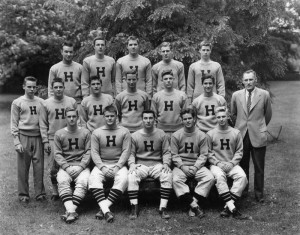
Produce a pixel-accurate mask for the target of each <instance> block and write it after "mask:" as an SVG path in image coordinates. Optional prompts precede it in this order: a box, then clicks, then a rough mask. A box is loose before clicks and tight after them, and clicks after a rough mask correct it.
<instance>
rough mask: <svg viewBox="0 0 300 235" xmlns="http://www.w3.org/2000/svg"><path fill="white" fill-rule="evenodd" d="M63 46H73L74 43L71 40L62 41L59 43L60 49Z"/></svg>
mask: <svg viewBox="0 0 300 235" xmlns="http://www.w3.org/2000/svg"><path fill="white" fill-rule="evenodd" d="M64 46H67V47H74V43H73V42H71V41H64V42H63V43H62V45H61V49H63V47H64Z"/></svg>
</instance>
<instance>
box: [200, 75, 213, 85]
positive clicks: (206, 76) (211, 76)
mask: <svg viewBox="0 0 300 235" xmlns="http://www.w3.org/2000/svg"><path fill="white" fill-rule="evenodd" d="M209 78H210V79H211V80H212V82H213V84H215V83H216V81H215V77H214V76H213V75H211V74H204V75H202V77H201V82H202V84H203V83H204V81H205V80H206V79H209Z"/></svg>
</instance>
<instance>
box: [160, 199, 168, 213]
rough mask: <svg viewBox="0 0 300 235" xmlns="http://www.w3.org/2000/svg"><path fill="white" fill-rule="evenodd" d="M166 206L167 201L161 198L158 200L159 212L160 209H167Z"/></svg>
mask: <svg viewBox="0 0 300 235" xmlns="http://www.w3.org/2000/svg"><path fill="white" fill-rule="evenodd" d="M167 204H168V200H167V199H163V198H161V199H160V205H159V209H160V210H161V208H167Z"/></svg>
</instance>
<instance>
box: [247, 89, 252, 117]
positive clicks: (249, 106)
mask: <svg viewBox="0 0 300 235" xmlns="http://www.w3.org/2000/svg"><path fill="white" fill-rule="evenodd" d="M250 108H251V91H249V95H248V100H247V109H248V113H249V112H250Z"/></svg>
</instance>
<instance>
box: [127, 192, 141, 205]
mask: <svg viewBox="0 0 300 235" xmlns="http://www.w3.org/2000/svg"><path fill="white" fill-rule="evenodd" d="M138 195H139V191H138V190H130V191H128V197H129V200H130V204H131V205H137V204H138Z"/></svg>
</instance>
